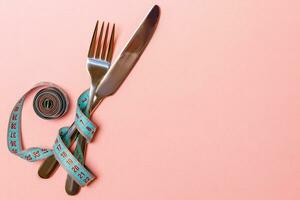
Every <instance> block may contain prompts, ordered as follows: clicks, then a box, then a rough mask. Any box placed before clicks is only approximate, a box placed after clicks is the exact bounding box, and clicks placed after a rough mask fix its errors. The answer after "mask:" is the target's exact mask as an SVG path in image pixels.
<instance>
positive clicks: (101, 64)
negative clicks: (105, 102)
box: [65, 21, 115, 195]
mask: <svg viewBox="0 0 300 200" xmlns="http://www.w3.org/2000/svg"><path fill="white" fill-rule="evenodd" d="M98 24H99V23H98V21H97V23H96V27H95V30H94V34H93V37H92V41H91V44H90V49H89V53H88V60H87V68H88V71H89V74H90V76H91V86H90V91H89V101H88V104H87V108H86V111H85V114H87V115H90V111H91V107H92V105H93V103H95V102H94V101H95V91H96V88H97V86H98V85H99V83H100V81H101V79H102V78H103V76H104V75H105V73H106V72H107V70H108V69H109V67H110V64H111V60H112V56H113V47H114V34H115V24H113V27H112V31H111V36H110V40H109V45H108V47H107V40H108V32H109V23H108V24H107V26H106V31H105V36H104V39H103V41H102V36H103V31H104V22H102V25H101V29H100V33H99V37H98V41H97V33H98ZM97 103H98V102H97ZM86 146H87V145H86V140H85V138H84V137H83V136H82V135H81V134H79V135H78V139H77V145H76V148H75V151H74V156H75V157H76V158H77V159H78V160H79V161H80V162H81V164H84V156H85V155H84V154H85V151H86ZM65 190H66V192H67V193H68V194H70V195H75V194H77V193H78V192H79V191H80V186H79V185H78V184H77V183H76V182H75V181H74V180H73V179H72V178H71V176H69V175H68V177H67V180H66V185H65Z"/></svg>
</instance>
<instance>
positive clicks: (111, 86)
mask: <svg viewBox="0 0 300 200" xmlns="http://www.w3.org/2000/svg"><path fill="white" fill-rule="evenodd" d="M159 16H160V9H159V7H158V6H157V5H155V6H153V8H152V9H151V10H150V12H149V13H148V14H147V16H146V17H145V19H144V20H143V21H142V23H141V24H140V25H139V27H138V29H137V30H136V31H135V33H134V35H133V36H132V37H131V39H130V40H129V42H128V43H127V45H126V46H125V48H124V49H123V51H122V52H121V54H120V55H119V57H118V58H117V59H116V62H114V63H113V64H112V65H111V67H110V68H109V70H108V71H107V72H106V74H105V75H104V77H103V78H102V80H101V82H100V83H99V85H98V87H97V89H96V100H95V101H94V103H93V106H92V110H91V113H93V112H94V111H95V110H96V108H97V106H98V105H99V104H100V102H101V101H102V100H103V99H104V98H105V97H107V96H110V95H112V94H114V93H115V92H116V91H117V90H118V88H119V87H120V86H121V84H122V83H123V82H124V80H125V79H126V77H127V76H128V74H129V73H130V71H131V69H132V68H133V67H134V65H135V64H136V63H137V61H138V59H139V58H140V56H141V55H142V53H143V51H144V49H145V48H146V46H147V44H148V43H149V41H150V39H151V38H152V35H153V33H154V31H155V29H156V26H157V24H158V20H159ZM82 142H83V143H85V141H82ZM81 146H82V147H84V148H85V144H84V145H81ZM82 152H83V153H84V152H85V149H82ZM65 189H66V192H67V193H68V194H70V195H75V194H77V193H78V192H79V190H80V186H79V185H78V184H77V183H76V182H75V181H74V180H72V178H71V177H70V176H68V179H67V182H66V187H65Z"/></svg>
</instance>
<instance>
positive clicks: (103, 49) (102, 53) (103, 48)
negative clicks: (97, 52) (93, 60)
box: [101, 23, 109, 60]
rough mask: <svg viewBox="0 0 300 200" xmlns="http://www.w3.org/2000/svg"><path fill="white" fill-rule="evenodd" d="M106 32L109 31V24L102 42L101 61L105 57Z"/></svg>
mask: <svg viewBox="0 0 300 200" xmlns="http://www.w3.org/2000/svg"><path fill="white" fill-rule="evenodd" d="M108 30H109V23H108V24H107V26H106V31H105V36H104V40H103V47H102V52H101V59H102V60H104V59H105V55H106V43H107V35H108Z"/></svg>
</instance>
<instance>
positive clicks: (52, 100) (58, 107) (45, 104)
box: [33, 87, 69, 119]
mask: <svg viewBox="0 0 300 200" xmlns="http://www.w3.org/2000/svg"><path fill="white" fill-rule="evenodd" d="M68 106H69V98H68V96H67V94H66V93H65V92H64V91H63V90H62V89H61V88H58V87H47V88H44V89H41V90H40V91H39V92H38V93H37V94H36V95H35V97H34V99H33V109H34V111H35V113H36V114H37V115H38V116H39V117H41V118H43V119H57V118H60V117H62V116H63V115H64V114H65V113H66V112H67V110H68Z"/></svg>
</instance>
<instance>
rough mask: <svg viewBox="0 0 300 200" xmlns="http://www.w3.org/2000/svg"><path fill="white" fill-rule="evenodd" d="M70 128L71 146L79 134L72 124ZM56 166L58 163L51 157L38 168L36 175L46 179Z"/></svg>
mask: <svg viewBox="0 0 300 200" xmlns="http://www.w3.org/2000/svg"><path fill="white" fill-rule="evenodd" d="M70 128H72V130H71V132H73V134H72V135H71V144H72V143H73V142H74V140H75V138H76V137H77V135H78V134H79V132H78V131H77V129H76V128H75V125H74V123H73V124H72V125H71V127H70ZM79 135H80V134H79ZM58 166H59V163H58V161H57V160H56V158H55V156H54V155H52V156H50V157H48V158H47V159H46V160H45V161H44V162H43V163H42V165H41V166H40V168H39V171H38V175H39V176H40V177H41V178H43V179H48V178H50V177H51V176H52V175H53V174H54V172H55V170H56V169H57V167H58Z"/></svg>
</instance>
